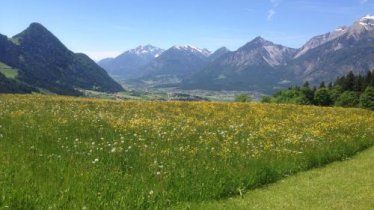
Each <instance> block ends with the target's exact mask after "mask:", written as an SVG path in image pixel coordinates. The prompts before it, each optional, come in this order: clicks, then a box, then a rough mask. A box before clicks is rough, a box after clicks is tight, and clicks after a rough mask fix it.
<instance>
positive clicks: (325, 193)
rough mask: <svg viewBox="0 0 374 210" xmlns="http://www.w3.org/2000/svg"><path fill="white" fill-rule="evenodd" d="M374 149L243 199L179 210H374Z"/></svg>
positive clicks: (248, 195) (209, 203)
mask: <svg viewBox="0 0 374 210" xmlns="http://www.w3.org/2000/svg"><path fill="white" fill-rule="evenodd" d="M373 159H374V148H371V149H368V150H366V151H364V152H362V153H360V154H358V155H357V156H355V157H353V158H352V159H349V160H347V161H343V162H335V163H332V164H330V165H327V166H326V167H323V168H318V169H314V170H310V171H307V172H302V173H299V174H297V175H295V176H291V177H289V178H286V179H284V180H281V181H279V182H277V183H275V184H271V185H268V186H267V187H264V188H260V189H256V190H253V191H250V192H248V193H247V194H245V195H244V197H242V198H234V199H228V200H224V201H218V202H208V203H202V204H190V205H186V206H183V207H180V208H181V209H183V208H186V209H347V210H348V209H350V210H352V209H360V210H362V209H374V200H373V198H374V161H373Z"/></svg>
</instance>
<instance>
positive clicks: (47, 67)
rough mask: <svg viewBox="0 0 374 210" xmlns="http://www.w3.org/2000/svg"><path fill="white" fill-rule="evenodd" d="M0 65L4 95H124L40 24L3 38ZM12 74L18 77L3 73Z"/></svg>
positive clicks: (0, 39)
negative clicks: (35, 93)
mask: <svg viewBox="0 0 374 210" xmlns="http://www.w3.org/2000/svg"><path fill="white" fill-rule="evenodd" d="M0 64H1V65H0V66H2V67H1V69H0V72H1V73H0V74H1V77H0V81H2V84H1V85H0V91H1V92H40V91H41V92H51V93H56V94H63V95H81V93H80V92H79V91H78V89H88V90H97V91H103V92H118V91H123V88H122V87H121V86H120V85H119V84H118V83H116V82H115V81H114V80H113V79H112V78H111V77H110V76H109V75H108V74H107V72H106V71H105V70H104V69H102V68H101V67H99V66H98V65H97V64H96V63H95V62H94V61H93V60H91V59H90V58H89V57H88V56H86V55H84V54H81V53H73V52H72V51H70V50H69V49H67V48H66V47H65V46H64V45H63V44H62V43H61V42H60V41H59V40H58V39H57V38H56V37H55V36H54V35H53V34H52V33H51V32H50V31H48V30H47V29H46V28H45V27H43V26H42V25H41V24H39V23H32V24H31V25H30V26H29V27H28V28H27V29H26V30H24V31H23V32H21V33H19V34H17V35H15V36H13V37H11V38H8V37H6V36H4V35H1V34H0ZM4 68H6V69H5V70H4ZM12 71H13V74H14V75H16V76H14V75H13V76H12V77H9V76H8V77H6V76H7V75H6V74H5V73H4V72H12Z"/></svg>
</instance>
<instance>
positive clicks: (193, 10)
mask: <svg viewBox="0 0 374 210" xmlns="http://www.w3.org/2000/svg"><path fill="white" fill-rule="evenodd" d="M367 14H374V0H1V6H0V33H1V34H3V35H7V36H9V37H11V36H13V35H15V34H17V33H19V32H21V31H22V30H24V29H25V28H27V27H28V25H29V24H30V23H32V22H39V23H41V24H42V25H44V26H45V27H46V28H48V29H49V30H50V31H51V32H52V33H54V34H55V35H56V36H57V37H58V38H59V39H60V40H61V41H62V42H63V43H64V44H65V45H66V46H67V47H68V48H69V49H71V50H72V51H74V52H83V53H86V54H87V55H89V56H90V57H91V58H92V59H94V60H96V61H97V60H100V59H102V58H105V57H114V56H116V55H118V54H120V53H122V52H124V51H126V50H129V49H132V48H135V47H137V46H139V45H146V44H152V45H155V46H158V47H161V48H164V49H167V48H169V47H171V46H173V45H187V44H188V45H193V46H196V47H200V48H207V49H209V50H211V51H214V50H216V49H218V48H219V47H222V46H226V47H228V48H229V49H231V50H236V49H237V48H239V47H240V46H242V45H244V44H245V43H247V42H249V41H251V40H252V39H253V38H255V37H257V36H262V37H264V38H265V39H267V40H270V41H273V42H275V43H278V44H282V45H285V46H288V47H294V48H299V47H301V46H302V45H303V44H304V43H305V42H306V41H307V40H309V39H310V38H311V37H313V36H315V35H319V34H323V33H326V32H328V31H332V30H334V29H335V28H337V27H338V26H343V25H351V24H352V23H353V22H354V21H355V20H357V19H358V18H360V17H362V16H365V15H367Z"/></svg>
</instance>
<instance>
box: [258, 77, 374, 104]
mask: <svg viewBox="0 0 374 210" xmlns="http://www.w3.org/2000/svg"><path fill="white" fill-rule="evenodd" d="M262 102H265V103H267V102H268V103H270V102H273V103H289V104H300V105H317V106H341V107H362V108H367V109H371V110H374V71H369V72H367V74H366V75H355V74H353V73H352V72H350V73H349V74H347V75H345V76H343V77H338V78H337V79H336V80H335V81H334V82H330V83H328V84H326V83H325V82H322V83H321V84H320V85H319V87H316V86H314V87H311V86H310V85H309V82H305V83H304V85H303V86H301V87H299V86H294V87H290V88H288V89H287V90H282V91H279V92H277V93H276V94H274V95H273V96H272V97H264V98H262Z"/></svg>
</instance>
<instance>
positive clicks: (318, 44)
mask: <svg viewBox="0 0 374 210" xmlns="http://www.w3.org/2000/svg"><path fill="white" fill-rule="evenodd" d="M373 58H374V16H373V15H367V16H364V17H362V18H360V19H358V20H357V21H355V22H354V23H353V24H352V25H351V26H349V27H340V28H338V29H336V30H335V31H332V32H329V33H327V34H324V35H320V36H317V37H314V38H312V39H311V40H310V41H309V42H307V43H306V44H305V45H304V46H303V47H302V48H301V49H300V50H299V51H298V53H297V55H296V56H295V59H294V60H293V61H292V63H291V64H290V65H289V68H290V69H293V71H294V73H295V77H296V80H302V81H310V82H311V83H314V84H316V83H319V82H321V81H332V80H334V79H335V78H336V77H337V76H342V75H346V74H348V72H349V71H353V72H354V73H356V74H358V73H366V72H367V71H368V70H372V69H374V59H373Z"/></svg>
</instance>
